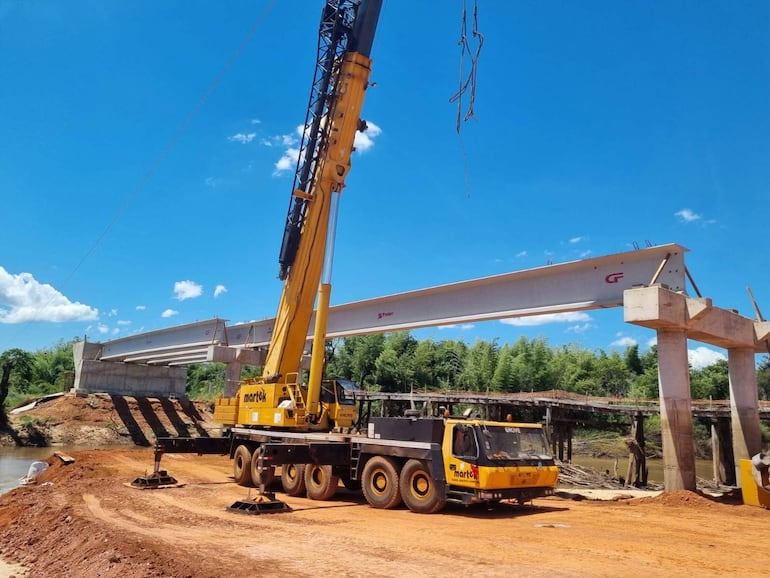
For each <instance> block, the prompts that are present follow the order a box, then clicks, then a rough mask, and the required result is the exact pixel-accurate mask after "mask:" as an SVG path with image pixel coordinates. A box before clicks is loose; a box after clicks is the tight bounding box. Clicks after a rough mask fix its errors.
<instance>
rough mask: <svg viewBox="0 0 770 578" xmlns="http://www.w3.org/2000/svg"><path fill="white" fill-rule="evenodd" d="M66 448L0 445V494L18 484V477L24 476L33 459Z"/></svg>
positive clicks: (39, 458)
mask: <svg viewBox="0 0 770 578" xmlns="http://www.w3.org/2000/svg"><path fill="white" fill-rule="evenodd" d="M65 449H66V448H60V447H57V448H17V447H2V446H0V494H4V493H5V492H7V491H9V490H12V489H13V488H15V487H17V486H18V485H19V478H21V477H22V476H26V475H27V472H28V471H29V466H30V464H31V463H32V462H34V461H35V460H45V459H46V458H48V456H50V455H51V454H52V453H53V452H55V451H65Z"/></svg>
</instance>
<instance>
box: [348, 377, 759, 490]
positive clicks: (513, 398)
mask: <svg viewBox="0 0 770 578" xmlns="http://www.w3.org/2000/svg"><path fill="white" fill-rule="evenodd" d="M356 401H357V403H358V405H359V415H360V416H362V418H364V419H365V418H368V417H369V416H370V415H371V414H372V413H373V410H374V411H375V412H378V413H379V415H382V416H398V415H404V412H405V411H406V410H407V409H413V410H418V411H420V412H421V413H425V414H427V415H441V414H442V412H443V411H444V410H447V411H448V412H449V413H450V414H452V415H456V414H459V413H462V412H463V411H468V412H469V413H470V414H475V415H477V416H479V417H481V418H484V419H494V420H499V421H505V420H506V419H508V418H509V416H510V418H511V419H514V420H516V419H517V418H519V417H520V416H522V415H524V414H525V413H526V416H525V417H524V418H523V419H527V420H532V419H536V420H542V421H543V423H544V425H545V427H546V431H547V433H548V437H549V441H550V443H551V446H552V450H553V453H554V455H555V456H557V457H558V458H559V460H561V461H566V462H571V461H572V436H573V429H574V428H575V427H581V428H585V427H592V426H593V427H599V428H601V427H606V423H605V422H601V421H600V420H598V419H597V415H613V416H621V417H624V416H625V417H627V418H628V422H629V435H628V439H627V441H626V444H627V445H628V448H629V468H628V470H629V476H628V480H627V481H628V484H629V485H646V483H647V473H646V463H645V461H646V460H645V454H646V452H645V446H646V441H645V435H644V419H645V418H647V417H651V416H660V415H661V413H660V400H659V399H657V398H655V399H633V398H627V397H600V396H590V395H581V394H578V393H572V392H568V391H563V390H547V391H529V392H516V393H500V392H491V391H490V392H480V391H466V390H438V391H436V390H433V391H412V392H410V393H403V392H385V391H361V392H358V393H356ZM373 406H375V407H373ZM692 416H693V417H694V418H700V419H702V420H704V421H706V422H707V423H709V424H710V426H711V439H712V449H713V462H714V482H716V483H718V484H724V485H730V486H733V485H736V483H737V480H736V477H735V457H734V455H733V452H732V429H731V420H732V412H731V406H730V401H729V400H697V399H693V400H692ZM759 417H760V419H761V420H770V401H763V400H760V401H759Z"/></svg>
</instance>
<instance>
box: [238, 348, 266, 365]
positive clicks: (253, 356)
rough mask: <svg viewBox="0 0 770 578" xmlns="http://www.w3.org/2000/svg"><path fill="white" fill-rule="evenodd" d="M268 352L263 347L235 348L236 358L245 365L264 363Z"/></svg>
mask: <svg viewBox="0 0 770 578" xmlns="http://www.w3.org/2000/svg"><path fill="white" fill-rule="evenodd" d="M266 357H267V352H266V351H264V350H262V349H243V348H238V349H236V350H235V360H236V361H237V362H238V363H242V364H243V365H263V364H264V363H265V358H266Z"/></svg>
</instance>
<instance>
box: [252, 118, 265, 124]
mask: <svg viewBox="0 0 770 578" xmlns="http://www.w3.org/2000/svg"><path fill="white" fill-rule="evenodd" d="M251 124H262V121H261V120H259V119H258V118H252V119H251Z"/></svg>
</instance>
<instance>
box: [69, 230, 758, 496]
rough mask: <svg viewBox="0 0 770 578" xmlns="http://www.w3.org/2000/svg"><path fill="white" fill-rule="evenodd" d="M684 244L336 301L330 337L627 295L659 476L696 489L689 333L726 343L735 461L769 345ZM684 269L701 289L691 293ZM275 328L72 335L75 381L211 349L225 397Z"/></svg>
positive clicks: (176, 376)
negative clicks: (657, 419)
mask: <svg viewBox="0 0 770 578" xmlns="http://www.w3.org/2000/svg"><path fill="white" fill-rule="evenodd" d="M686 251H687V249H685V248H684V247H682V246H681V245H677V244H667V245H660V246H655V247H648V248H644V249H638V250H635V251H629V252H624V253H617V254H613V255H608V256H602V257H596V258H592V259H584V260H580V261H572V262H568V263H561V264H555V265H548V266H544V267H539V268H535V269H528V270H524V271H517V272H512V273H506V274H502V275H496V276H491V277H484V278H480V279H474V280H470V281H462V282H459V283H452V284H447V285H441V286H437V287H431V288H427V289H419V290H416V291H410V292H405V293H399V294H395V295H389V296H385V297H379V298H374V299H368V300H365V301H358V302H354V303H348V304H343V305H337V306H335V307H332V308H331V309H330V312H329V319H328V329H327V337H329V338H335V337H345V336H352V335H363V334H370V333H382V332H390V331H398V330H409V329H415V328H420V327H435V326H441V325H447V324H454V323H466V322H473V321H487V320H495V319H506V318H513V317H523V316H532V315H542V314H548V313H558V312H571V311H584V310H591V309H600V308H611V307H622V308H623V315H624V320H625V321H626V322H628V323H632V324H636V325H640V326H644V327H648V328H650V329H654V330H655V331H656V333H657V343H658V367H659V391H660V405H659V410H658V411H659V413H660V416H661V429H662V434H663V453H664V457H663V459H664V486H665V488H666V490H670V491H673V490H679V489H695V487H696V476H695V456H694V450H693V422H692V415H693V403H692V400H691V397H690V382H689V364H688V356H687V341H688V339H692V340H696V341H701V342H704V343H708V344H711V345H714V346H717V347H721V348H725V349H726V350H727V354H728V366H729V381H730V429H731V436H730V438H731V446H732V454H733V457H734V462H735V463H738V460H740V459H743V458H749V457H751V456H753V455H755V454H756V453H758V452H759V451H760V450H761V449H762V448H761V434H760V412H759V400H758V394H757V379H756V365H755V355H756V354H757V353H766V352H767V351H768V349H767V347H768V340H769V339H770V323H768V322H766V321H764V320H763V319H756V320H755V319H750V318H747V317H744V316H741V315H740V314H738V313H737V312H736V311H734V310H731V309H722V308H719V307H716V306H714V305H713V303H712V301H711V299H708V298H705V297H702V296H701V295H700V293H699V291H698V289H697V287H695V285H694V283H693V282H692V278H691V277H690V275H689V272H688V270H687V267H686V266H685V262H684V255H685V253H686ZM688 280H689V281H690V285H692V287H693V288H694V290H695V293H696V295H697V296H696V297H690V296H688V294H687V291H686V284H687V281H688ZM313 326H314V323H311V327H310V330H309V334H308V346H310V341H311V339H312V334H313ZM272 329H273V319H265V320H263V321H260V322H254V323H247V324H239V325H233V326H229V327H228V326H227V324H226V322H225V321H224V320H222V319H212V320H209V321H203V322H198V323H193V324H188V325H183V326H178V327H172V328H169V329H164V330H159V331H153V332H149V333H143V334H139V335H134V336H131V337H127V338H123V339H116V340H113V341H108V342H105V343H85V342H83V343H78V344H76V346H75V370H76V375H75V388H74V389H75V391H76V392H84V393H88V392H97V391H98V392H108V393H114V394H120V395H136V396H183V395H184V392H185V385H186V366H187V365H189V364H190V363H196V362H205V361H217V362H223V363H226V364H227V376H226V379H227V382H226V386H225V397H229V396H232V395H234V393H235V391H236V390H237V387H238V383H239V381H240V374H241V367H242V365H261V363H262V362H263V360H264V358H265V354H266V347H267V345H268V344H269V342H270V336H271V333H272ZM736 477H737V478H740V476H739V475H737V474H736Z"/></svg>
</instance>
